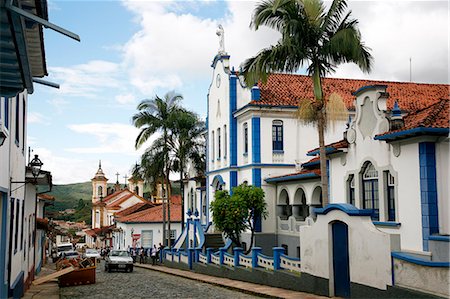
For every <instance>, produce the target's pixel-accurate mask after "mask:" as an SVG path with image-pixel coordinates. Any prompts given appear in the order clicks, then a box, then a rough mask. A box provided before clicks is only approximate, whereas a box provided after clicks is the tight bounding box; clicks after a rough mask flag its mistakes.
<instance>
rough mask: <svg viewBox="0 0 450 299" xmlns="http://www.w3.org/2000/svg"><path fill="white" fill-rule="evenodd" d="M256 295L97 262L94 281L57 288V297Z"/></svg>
mask: <svg viewBox="0 0 450 299" xmlns="http://www.w3.org/2000/svg"><path fill="white" fill-rule="evenodd" d="M151 297H155V298H218V299H220V298H224V299H225V298H243V299H245V298H258V297H255V296H253V295H249V294H244V293H241V292H237V291H233V290H229V289H225V288H222V287H218V286H214V285H211V284H206V283H203V282H198V281H194V280H191V279H186V278H182V277H177V276H173V275H170V274H166V273H161V272H157V271H149V270H147V269H142V268H138V267H135V268H134V271H133V272H132V273H125V272H115V271H114V272H111V273H108V272H105V271H104V266H103V262H102V264H100V265H98V267H97V273H96V283H95V284H92V285H82V286H75V287H64V288H61V289H60V298H99V299H100V298H117V299H119V298H120V299H123V298H124V299H125V298H133V299H136V298H151Z"/></svg>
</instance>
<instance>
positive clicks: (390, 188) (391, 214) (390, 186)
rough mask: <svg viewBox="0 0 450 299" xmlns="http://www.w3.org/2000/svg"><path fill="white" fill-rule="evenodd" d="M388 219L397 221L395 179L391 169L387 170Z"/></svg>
mask: <svg viewBox="0 0 450 299" xmlns="http://www.w3.org/2000/svg"><path fill="white" fill-rule="evenodd" d="M386 185H387V186H386V189H387V206H388V221H395V179H394V176H393V175H391V173H390V172H389V171H387V172H386Z"/></svg>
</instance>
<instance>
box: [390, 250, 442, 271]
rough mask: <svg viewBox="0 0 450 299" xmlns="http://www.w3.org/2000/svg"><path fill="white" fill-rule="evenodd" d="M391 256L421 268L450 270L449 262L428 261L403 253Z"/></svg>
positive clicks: (393, 253)
mask: <svg viewBox="0 0 450 299" xmlns="http://www.w3.org/2000/svg"><path fill="white" fill-rule="evenodd" d="M391 256H392V257H393V258H395V259H398V260H402V261H406V262H410V263H413V264H417V265H421V266H427V267H441V268H450V263H449V262H433V261H428V260H424V259H421V258H418V257H415V256H412V255H410V254H407V253H403V252H392V253H391Z"/></svg>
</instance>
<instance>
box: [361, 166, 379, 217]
mask: <svg viewBox="0 0 450 299" xmlns="http://www.w3.org/2000/svg"><path fill="white" fill-rule="evenodd" d="M363 208H364V209H369V210H372V216H371V217H372V219H373V220H380V210H379V193H378V171H377V170H376V169H375V167H374V166H373V164H372V163H368V164H367V165H366V168H365V170H364V173H363Z"/></svg>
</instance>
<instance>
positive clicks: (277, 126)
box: [272, 120, 283, 151]
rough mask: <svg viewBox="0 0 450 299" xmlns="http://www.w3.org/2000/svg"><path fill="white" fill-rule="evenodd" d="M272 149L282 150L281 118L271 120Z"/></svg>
mask: <svg viewBox="0 0 450 299" xmlns="http://www.w3.org/2000/svg"><path fill="white" fill-rule="evenodd" d="M272 150H273V151H282V150H283V122H282V121H281V120H274V121H273V122H272Z"/></svg>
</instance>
